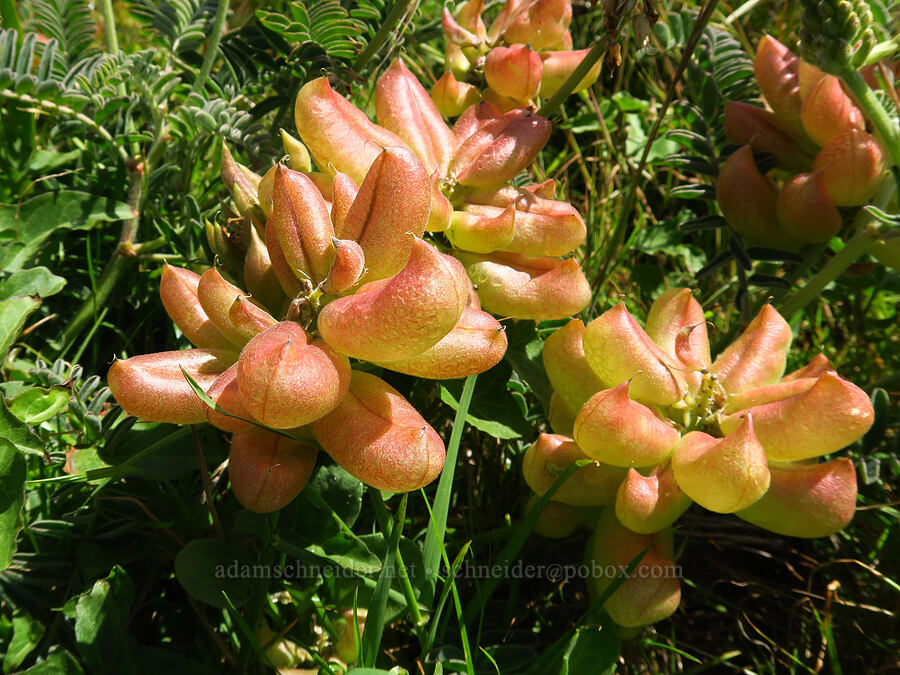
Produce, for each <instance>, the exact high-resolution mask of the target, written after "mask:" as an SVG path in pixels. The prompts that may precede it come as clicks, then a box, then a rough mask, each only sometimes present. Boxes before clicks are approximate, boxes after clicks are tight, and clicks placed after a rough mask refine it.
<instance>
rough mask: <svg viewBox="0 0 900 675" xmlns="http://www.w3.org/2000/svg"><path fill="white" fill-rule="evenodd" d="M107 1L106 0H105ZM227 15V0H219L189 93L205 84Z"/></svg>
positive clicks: (217, 51) (216, 52)
mask: <svg viewBox="0 0 900 675" xmlns="http://www.w3.org/2000/svg"><path fill="white" fill-rule="evenodd" d="M107 1H108V0H107ZM227 16H228V0H219V4H218V6H217V7H216V18H215V20H214V21H213V29H212V33H211V34H210V36H209V39H208V40H207V42H206V53H204V54H203V63H202V64H201V65H200V72H198V73H197V77H196V78H195V79H194V84H193V85H192V86H191V93H192V94H193V93H194V92H197V91H200V90H201V89H202V88H203V85H204V84H206V79H207V78H208V77H209V73H210V71H211V70H212V64H213V61H215V60H216V55H217V54H218V53H219V41H220V40H221V39H222V33H223V32H224V31H225V18H226V17H227Z"/></svg>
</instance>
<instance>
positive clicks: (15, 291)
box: [0, 267, 66, 300]
mask: <svg viewBox="0 0 900 675" xmlns="http://www.w3.org/2000/svg"><path fill="white" fill-rule="evenodd" d="M65 285H66V280H65V279H63V278H62V277H59V276H57V275H55V274H53V273H52V272H51V271H50V270H48V269H47V268H46V267H31V268H29V269H27V270H21V271H19V272H16V273H15V274H13V275H12V276H10V277H9V278H7V279H4V280H3V281H2V282H0V300H6V299H7V298H11V297H13V296H14V295H22V296H26V295H39V296H41V297H42V298H46V297H48V296H51V295H53V294H55V293H59V292H60V291H61V290H62V288H63V286H65Z"/></svg>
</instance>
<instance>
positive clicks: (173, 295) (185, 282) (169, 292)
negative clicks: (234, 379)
mask: <svg viewBox="0 0 900 675" xmlns="http://www.w3.org/2000/svg"><path fill="white" fill-rule="evenodd" d="M251 229H252V228H251ZM199 285H200V275H199V274H197V273H195V272H192V271H190V270H187V269H183V268H181V267H172V266H171V265H168V264H166V266H165V267H163V271H162V277H161V278H160V281H159V297H160V298H161V299H162V303H163V307H165V308H166V313H168V315H169V317H171V319H172V321H174V322H175V325H176V326H178V328H179V330H180V331H181V332H182V333H184V336H185V337H186V338H187V339H188V340H190V341H191V342H192V343H194V344H195V345H196V346H198V347H206V348H208V349H235V348H236V347H237V345H235V344H234V343H233V342H232V341H231V340H229V339H228V338H227V337H226V336H225V335H224V334H223V333H222V332H221V331H220V330H219V329H218V328H216V325H215V324H214V323H213V322H212V320H210V318H209V316H208V315H207V314H206V312H205V311H203V307H202V306H201V305H200V299H199V298H198V297H197V288H198V287H199Z"/></svg>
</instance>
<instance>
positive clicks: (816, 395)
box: [719, 372, 875, 462]
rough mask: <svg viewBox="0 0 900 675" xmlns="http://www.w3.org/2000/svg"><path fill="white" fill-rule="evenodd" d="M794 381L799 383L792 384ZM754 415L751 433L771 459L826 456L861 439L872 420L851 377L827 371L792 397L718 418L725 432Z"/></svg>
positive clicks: (863, 396) (869, 408) (868, 405)
mask: <svg viewBox="0 0 900 675" xmlns="http://www.w3.org/2000/svg"><path fill="white" fill-rule="evenodd" d="M794 386H798V385H794ZM749 414H752V415H753V421H754V425H755V428H756V434H757V436H758V437H759V440H760V441H761V442H762V444H763V446H764V447H765V449H766V453H767V454H768V456H769V459H771V460H772V461H775V462H795V461H800V460H803V459H809V458H811V457H819V456H821V455H827V454H828V453H830V452H836V451H838V450H840V449H841V448H844V447H846V446H848V445H850V444H851V443H853V442H854V441H856V440H857V439H858V438H860V437H861V436H862V435H863V434H864V433H866V431H868V430H869V427H871V426H872V423H873V422H874V420H875V412H874V410H873V408H872V402H871V401H870V400H869V397H868V396H867V395H866V393H865V392H864V391H863V390H862V389H860V388H859V387H857V386H856V385H855V384H853V383H851V382H847V381H846V380H844V379H842V378H840V377H838V375H837V374H836V373H834V372H826V373H824V374H823V375H821V376H820V377H819V379H818V380H817V381H816V383H815V385H813V386H812V387H810V388H808V389H806V390H805V391H804V390H802V387H801V391H800V392H799V393H797V394H795V395H794V396H790V397H788V398H784V399H781V400H777V401H772V402H770V403H764V404H762V405H759V406H755V407H753V408H750V409H748V410H745V411H742V412H738V413H734V414H731V415H727V416H725V417H723V418H721V419H720V420H719V427H720V428H721V429H722V431H723V432H724V433H730V432H731V431H732V430H733V429H735V428H737V427H738V426H739V425H740V424H741V423H742V417H743V416H744V415H749Z"/></svg>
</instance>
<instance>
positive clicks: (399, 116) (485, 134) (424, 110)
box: [295, 59, 590, 321]
mask: <svg viewBox="0 0 900 675" xmlns="http://www.w3.org/2000/svg"><path fill="white" fill-rule="evenodd" d="M375 112H376V116H377V119H378V124H375V123H373V122H371V121H370V120H369V119H368V118H367V117H366V115H365V113H363V112H362V111H361V110H359V109H358V108H356V107H354V106H353V105H352V104H351V103H350V102H349V101H347V99H345V98H344V97H342V96H340V95H339V94H338V93H336V92H335V91H334V90H333V89H332V88H331V86H330V85H329V82H328V80H327V79H326V78H324V77H322V78H319V79H317V80H313V81H312V82H309V83H308V84H306V85H305V86H304V87H303V88H302V89H301V90H300V93H299V95H298V96H297V101H296V107H295V118H296V124H297V130H298V131H299V133H300V136H301V139H302V140H303V142H304V143H305V146H306V147H307V148H308V149H309V153H310V154H311V155H312V159H313V160H314V161H315V164H316V166H318V167H319V168H320V169H321V170H323V171H326V170H327V171H329V172H330V173H327V174H326V173H320V174H316V178H315V180H317V181H318V182H321V183H325V184H331V185H334V186H335V187H334V188H333V189H335V190H337V187H336V186H338V185H339V184H340V185H342V186H343V185H346V186H349V187H348V188H347V189H353V188H354V187H355V185H356V184H357V183H358V182H360V181H361V180H362V179H363V177H364V176H365V175H366V172H367V171H369V167H370V166H371V165H372V163H373V162H374V161H376V159H377V158H378V157H380V156H381V155H382V148H384V147H404V148H407V149H408V150H409V151H410V153H411V154H414V156H416V157H418V160H419V161H420V162H421V164H422V165H423V166H424V167H425V174H424V175H420V176H419V181H420V184H421V189H419V190H417V191H412V190H407V191H406V194H405V195H404V199H403V205H404V209H405V210H408V211H411V210H416V211H418V210H424V211H426V212H427V214H428V216H427V219H426V225H425V228H426V229H427V230H428V231H430V232H443V233H444V235H445V236H446V237H447V240H448V241H449V242H450V244H451V245H452V247H453V248H452V251H451V253H452V255H454V256H455V257H456V258H457V259H458V260H459V261H460V262H461V263H462V264H463V265H464V266H465V268H466V271H467V273H468V275H469V278H470V279H471V281H472V283H473V284H474V286H475V288H476V290H477V292H478V297H479V299H480V302H481V305H482V307H483V308H484V310H485V311H488V312H492V313H494V314H497V315H500V316H504V317H514V318H517V319H534V320H538V321H539V320H543V319H561V318H565V317H569V316H572V315H573V314H575V313H577V312H579V311H581V310H582V309H583V308H584V307H585V306H586V305H587V303H588V301H589V299H590V287H589V286H588V283H587V280H586V279H585V277H584V274H583V272H582V271H581V267H580V266H579V264H578V262H577V261H576V260H575V259H573V258H562V257H561V256H566V255H569V254H571V253H572V252H573V251H574V250H575V249H576V248H577V247H578V246H579V245H580V244H581V243H582V242H583V241H584V238H585V235H586V229H585V224H584V221H583V219H582V218H581V216H580V215H579V214H578V212H577V211H576V210H575V208H573V207H572V206H571V205H570V204H568V203H567V202H564V201H558V200H556V199H554V198H553V197H554V192H555V185H554V184H553V182H552V181H549V182H546V183H542V184H540V185H531V186H526V187H514V186H512V185H511V184H510V181H511V179H513V178H514V177H516V176H517V175H518V174H519V173H521V172H522V171H523V170H525V169H526V168H527V167H528V165H529V164H531V162H532V161H533V160H534V158H535V157H536V155H537V153H538V152H539V151H540V150H541V148H543V146H544V144H545V143H546V142H547V140H548V138H549V136H550V131H551V126H550V122H549V121H548V120H547V119H545V118H543V117H540V116H538V115H536V114H534V113H533V112H531V111H530V110H526V109H515V110H512V111H510V112H507V113H501V112H500V110H499V109H498V108H497V107H496V106H494V105H493V104H491V103H487V102H481V103H476V104H473V105H471V106H470V107H468V108H467V109H466V110H465V111H464V112H463V114H462V115H461V116H460V117H459V119H458V120H457V121H456V123H455V124H454V126H453V127H452V128H451V127H450V126H448V125H447V123H446V122H445V121H444V118H443V117H442V116H441V114H440V112H439V111H438V109H437V107H436V106H435V104H434V102H433V101H432V99H431V97H430V96H429V95H428V92H427V91H426V90H425V88H424V87H423V86H422V85H421V83H420V82H419V81H418V79H416V77H415V75H413V74H412V73H411V72H410V70H409V69H408V68H407V67H406V65H404V63H403V61H401V60H400V59H397V60H396V61H394V62H393V63H392V64H391V66H390V67H389V68H388V69H387V70H386V71H385V72H384V73H383V74H382V75H381V77H380V78H379V79H378V82H377V83H376V87H375ZM341 189H342V190H343V189H344V188H341ZM336 198H337V197H336Z"/></svg>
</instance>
